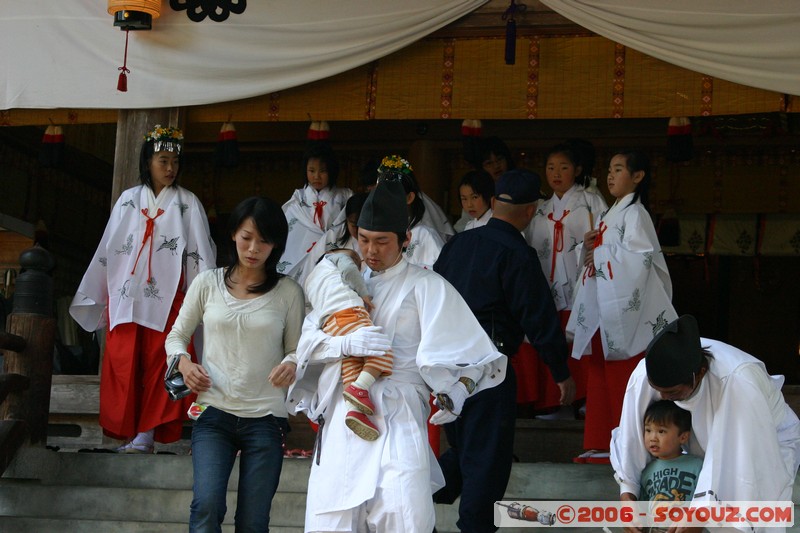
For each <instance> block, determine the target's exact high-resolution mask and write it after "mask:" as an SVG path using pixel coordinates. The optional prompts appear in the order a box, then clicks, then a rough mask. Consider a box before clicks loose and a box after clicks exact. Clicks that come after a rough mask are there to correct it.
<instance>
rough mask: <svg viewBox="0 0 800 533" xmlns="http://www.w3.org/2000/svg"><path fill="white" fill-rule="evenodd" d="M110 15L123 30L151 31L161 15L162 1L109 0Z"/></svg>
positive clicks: (115, 24)
mask: <svg viewBox="0 0 800 533" xmlns="http://www.w3.org/2000/svg"><path fill="white" fill-rule="evenodd" d="M108 14H109V15H113V16H114V26H118V27H119V28H120V29H121V30H149V29H150V28H151V27H152V23H153V19H154V18H156V19H157V18H158V17H159V16H160V15H161V0H108Z"/></svg>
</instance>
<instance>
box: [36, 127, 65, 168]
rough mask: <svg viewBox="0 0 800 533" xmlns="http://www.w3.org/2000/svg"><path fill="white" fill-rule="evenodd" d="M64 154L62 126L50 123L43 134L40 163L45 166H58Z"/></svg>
mask: <svg viewBox="0 0 800 533" xmlns="http://www.w3.org/2000/svg"><path fill="white" fill-rule="evenodd" d="M63 154H64V132H63V130H62V129H61V126H55V125H50V126H47V129H46V130H45V131H44V135H43V136H42V148H41V150H40V151H39V163H41V164H42V166H44V167H57V166H59V165H60V164H61V158H62V157H63Z"/></svg>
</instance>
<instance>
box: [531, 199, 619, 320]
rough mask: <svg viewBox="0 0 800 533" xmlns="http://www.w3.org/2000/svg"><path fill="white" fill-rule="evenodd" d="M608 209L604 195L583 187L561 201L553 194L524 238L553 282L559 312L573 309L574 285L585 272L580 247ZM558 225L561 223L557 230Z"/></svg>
mask: <svg viewBox="0 0 800 533" xmlns="http://www.w3.org/2000/svg"><path fill="white" fill-rule="evenodd" d="M607 209H608V205H607V204H606V201H605V200H604V199H603V197H602V196H600V195H599V194H597V193H593V192H589V191H587V190H586V189H584V188H583V186H582V185H573V186H572V188H571V189H570V190H568V191H567V192H566V193H565V194H564V195H563V197H562V198H561V199H560V201H559V199H558V198H557V197H556V196H555V195H553V197H552V198H550V199H548V200H545V201H544V202H542V203H541V204H539V207H538V208H537V209H536V215H534V217H533V227H532V231H531V233H530V235H526V236H525V237H526V240H527V241H528V244H529V245H531V246H532V247H533V248H534V249H535V250H536V253H537V254H538V255H539V261H540V262H541V264H542V272H544V276H545V278H547V281H548V282H549V283H550V291H551V292H552V293H553V300H555V303H556V309H558V310H559V311H563V310H565V309H572V301H573V299H574V297H575V284H576V282H577V279H578V275H579V273H580V270H582V269H581V268H580V265H579V262H578V257H577V255H578V254H577V249H578V245H579V244H581V243H583V236H584V235H585V234H586V232H587V231H589V230H591V229H592V228H593V227H594V220H595V219H597V218H599V217H600V215H601V214H602V213H603V212H605V211H606V210H607ZM557 222H560V223H561V225H560V226H558V228H557ZM554 243H555V245H556V246H554ZM554 248H560V251H559V250H555V249H554Z"/></svg>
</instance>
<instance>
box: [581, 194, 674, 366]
mask: <svg viewBox="0 0 800 533" xmlns="http://www.w3.org/2000/svg"><path fill="white" fill-rule="evenodd" d="M632 198H633V193H631V194H629V195H627V196H625V197H623V198H620V199H618V200H617V202H616V203H615V204H614V205H613V206H612V207H611V208H610V209H609V210H608V211H606V212H605V213H603V214H602V215H601V216H600V217H598V219H597V222H596V223H595V227H596V228H599V229H600V230H601V232H602V244H596V245H595V249H594V265H593V266H594V268H595V270H596V271H595V273H594V275H590V274H591V268H590V267H584V268H582V269H580V271H579V274H580V278H579V279H578V280H577V285H578V290H577V291H576V294H575V301H574V302H573V304H572V314H571V315H570V317H569V322H568V323H567V333H569V334H572V335H574V339H575V340H574V344H573V345H572V357H575V358H576V359H580V358H581V357H582V356H583V355H586V354H589V353H591V341H592V336H593V335H594V333H595V331H597V330H598V328H599V329H600V330H601V337H602V340H603V352H604V354H605V358H606V359H609V360H621V359H629V358H631V357H633V356H635V355H638V354H640V353H642V352H643V351H644V349H645V348H647V345H648V344H649V343H650V341H651V340H652V339H653V336H655V334H656V333H658V332H659V331H661V329H662V328H663V327H664V326H666V325H667V324H668V323H669V322H672V321H673V320H675V319H676V318H678V314H677V313H676V312H675V309H674V308H673V307H672V282H671V281H670V278H669V272H668V270H667V262H666V261H665V259H664V254H663V253H662V252H661V247H660V246H659V244H658V237H657V236H656V230H655V228H654V227H653V222H652V221H651V220H650V215H649V214H648V213H647V210H646V209H645V208H644V206H643V205H642V204H641V203H639V202H638V201H637V202H636V203H634V204H633V205H628V204H630V202H631V199H632ZM600 238H601V237H598V239H600ZM578 246H579V248H580V251H579V253H578V254H576V256H577V257H578V258H579V261H580V262H581V263H582V262H583V257H582V255H583V254H582V253H580V252H582V251H583V245H582V243H581V244H580V245H578Z"/></svg>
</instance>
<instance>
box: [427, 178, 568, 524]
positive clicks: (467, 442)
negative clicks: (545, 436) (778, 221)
mask: <svg viewBox="0 0 800 533" xmlns="http://www.w3.org/2000/svg"><path fill="white" fill-rule="evenodd" d="M538 199H539V177H538V176H537V175H536V174H534V173H532V172H529V171H527V170H519V169H515V170H510V171H508V172H505V173H504V174H502V175H501V176H500V179H499V180H498V181H497V182H496V183H495V197H494V198H493V200H492V209H493V215H492V218H491V219H489V222H488V223H487V224H486V225H485V226H483V227H481V228H476V229H473V230H470V231H467V232H464V233H459V234H458V235H456V236H455V237H453V238H452V239H451V240H450V241H449V242H448V243H447V244H446V245H445V247H444V248H443V249H442V253H441V254H440V255H439V259H438V260H437V261H436V264H435V265H434V267H433V268H434V270H435V271H436V272H438V273H439V274H441V275H442V276H444V278H445V279H447V280H448V281H449V282H450V283H452V284H453V285H454V286H455V288H456V289H457V290H458V292H459V293H461V295H462V296H463V297H464V299H465V300H466V301H467V304H468V305H469V307H470V309H471V310H472V312H473V313H474V314H475V316H476V317H477V319H478V322H480V324H481V326H482V327H483V329H484V331H485V332H486V333H487V334H488V335H489V336H490V337H491V338H492V339H493V341H494V343H495V344H496V345H497V346H498V348H499V349H500V350H501V351H502V352H503V353H505V354H507V355H512V354H514V353H516V351H517V349H518V348H519V346H520V344H521V343H522V339H523V337H524V336H525V335H527V336H528V339H529V340H530V342H531V344H532V345H533V346H534V347H535V348H536V349H537V350H538V352H539V355H540V356H541V357H542V358H543V359H544V361H545V363H546V364H547V365H548V367H549V368H550V371H551V373H552V374H553V378H554V380H555V381H556V383H557V384H558V386H559V388H560V389H561V398H560V401H561V403H562V405H567V404H569V403H571V402H572V400H573V398H574V395H575V383H574V382H573V380H572V378H571V377H570V374H569V369H568V368H567V356H568V353H567V343H566V340H565V338H564V333H563V332H562V331H561V327H560V321H559V317H558V312H557V311H556V307H555V304H554V303H553V298H552V296H551V295H550V288H549V286H548V284H547V280H545V278H544V274H543V273H542V269H541V267H540V266H539V259H538V257H537V255H536V251H535V250H534V249H533V248H531V247H529V246H528V244H527V243H526V242H525V239H524V238H523V237H522V235H521V234H520V231H522V230H523V229H524V228H525V227H527V226H528V224H529V223H530V221H531V218H533V215H534V213H535V209H536V201H537V200H538ZM515 425H516V377H515V375H514V372H513V368H512V367H511V365H509V366H508V371H507V373H506V379H505V381H503V383H502V384H501V385H500V386H498V387H495V388H493V389H490V390H487V391H485V392H481V393H480V394H476V395H473V396H470V397H469V398H468V399H467V400H466V402H465V403H464V409H463V410H462V411H461V417H460V418H458V419H457V420H455V421H453V422H452V423H449V424H447V425H445V432H446V433H447V440H448V442H449V444H450V448H449V449H448V450H447V451H446V452H445V453H444V454H443V455H442V456H441V457H440V459H439V464H440V465H441V466H442V470H443V471H444V473H445V480H446V482H447V486H446V487H445V488H444V489H442V490H441V491H439V492H438V493H437V494H436V495H435V499H436V501H437V502H440V503H452V502H453V501H454V500H455V498H456V497H458V496H459V495H460V496H461V503H460V505H459V520H458V523H457V525H458V527H459V529H460V530H461V531H463V532H468V533H472V532H485V531H495V530H496V529H497V528H496V527H494V502H495V501H498V500H502V499H503V495H504V493H505V490H506V486H507V484H508V479H509V476H510V474H511V463H512V460H513V444H514V429H515Z"/></svg>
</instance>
